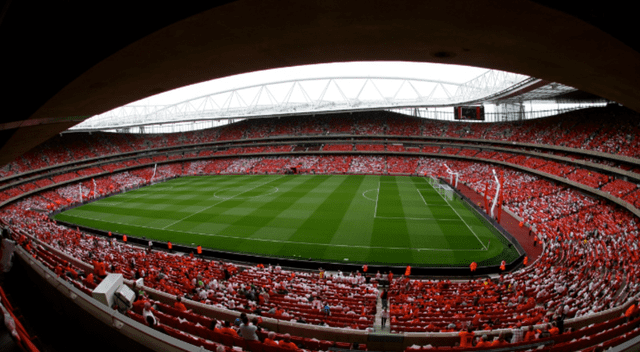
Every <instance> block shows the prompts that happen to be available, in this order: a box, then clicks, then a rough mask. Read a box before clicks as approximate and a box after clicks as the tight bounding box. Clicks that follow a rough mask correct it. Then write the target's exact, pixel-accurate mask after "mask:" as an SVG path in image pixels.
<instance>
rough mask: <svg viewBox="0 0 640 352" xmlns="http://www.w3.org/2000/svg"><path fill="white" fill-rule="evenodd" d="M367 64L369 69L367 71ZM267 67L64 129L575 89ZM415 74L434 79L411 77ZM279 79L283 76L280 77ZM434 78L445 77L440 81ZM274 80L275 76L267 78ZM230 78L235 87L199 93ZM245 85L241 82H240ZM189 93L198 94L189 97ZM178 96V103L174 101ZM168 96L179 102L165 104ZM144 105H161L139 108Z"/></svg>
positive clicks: (412, 67) (432, 68)
mask: <svg viewBox="0 0 640 352" xmlns="http://www.w3.org/2000/svg"><path fill="white" fill-rule="evenodd" d="M363 66H364V68H365V71H364V72H367V73H386V74H389V73H391V74H393V73H395V72H398V71H404V72H409V73H410V74H412V77H397V76H396V77H393V76H388V75H387V76H376V75H368V76H366V77H364V76H356V75H353V73H358V71H362V67H363ZM367 68H368V70H369V71H366V69H367ZM270 71H271V72H270V74H265V73H264V72H262V73H261V72H258V73H250V74H244V75H241V76H242V78H241V79H236V80H228V79H220V80H216V81H212V82H205V83H201V84H197V85H194V86H191V87H187V89H184V88H179V89H176V90H174V91H171V92H167V93H163V94H160V95H159V96H157V97H151V98H148V99H143V100H142V101H139V102H135V103H131V104H128V105H125V106H123V107H119V108H116V109H113V110H110V111H107V112H106V113H103V114H100V115H97V116H93V117H91V118H90V119H87V120H85V121H84V122H82V123H80V124H78V125H76V126H74V127H72V128H70V131H99V130H120V129H127V128H131V127H141V126H151V125H170V124H181V125H182V126H183V127H184V129H193V128H197V126H198V124H194V125H193V126H192V127H191V128H188V127H189V126H185V124H187V123H189V122H194V123H195V122H202V121H210V120H235V119H238V118H260V117H265V116H268V117H273V116H290V115H308V114H322V113H331V112H345V111H366V110H380V109H399V108H400V109H401V108H416V107H419V108H426V107H428V108H433V107H450V106H455V105H477V104H485V103H489V102H491V103H496V104H503V103H510V104H514V103H522V102H523V101H527V100H553V99H554V98H555V97H556V96H558V95H561V94H565V93H568V92H573V91H576V89H575V88H572V87H568V86H564V85H562V84H558V83H553V84H552V83H549V82H546V81H543V80H540V79H537V78H533V77H528V76H525V75H520V74H515V73H509V72H503V71H498V70H488V69H479V68H470V67H460V66H456V65H442V64H421V63H402V62H395V63H394V62H384V63H376V62H366V63H357V62H355V63H336V64H324V65H310V66H304V67H295V68H282V69H275V70H270ZM304 72H306V73H307V75H308V74H309V73H319V74H325V75H326V74H332V73H340V72H344V73H352V74H351V75H346V74H345V75H344V76H333V77H332V76H320V77H305V75H304V74H303V73H304ZM478 73H480V74H478ZM418 75H421V76H424V77H433V78H419V77H414V76H418ZM283 77H285V78H289V79H285V80H282V79H281V78H283ZM440 77H442V78H444V79H448V80H447V81H445V80H441V79H438V78H440ZM260 78H262V79H260ZM274 79H275V81H271V80H274ZM218 82H220V83H218ZM256 82H260V83H256ZM217 83H218V84H217ZM234 83H235V87H234V88H231V89H223V90H220V91H215V92H213V93H209V94H204V95H203V94H202V93H203V92H204V91H207V90H211V89H214V90H215V89H221V88H222V87H228V86H229V85H233V84H234ZM243 83H244V84H245V86H241V85H242V84H243ZM239 85H240V86H239ZM194 94H195V95H196V96H190V95H194ZM185 98H186V99H185ZM180 99H184V100H183V101H179V100H180ZM172 101H178V102H176V103H170V102H172ZM148 102H161V103H167V104H166V105H142V104H144V103H148Z"/></svg>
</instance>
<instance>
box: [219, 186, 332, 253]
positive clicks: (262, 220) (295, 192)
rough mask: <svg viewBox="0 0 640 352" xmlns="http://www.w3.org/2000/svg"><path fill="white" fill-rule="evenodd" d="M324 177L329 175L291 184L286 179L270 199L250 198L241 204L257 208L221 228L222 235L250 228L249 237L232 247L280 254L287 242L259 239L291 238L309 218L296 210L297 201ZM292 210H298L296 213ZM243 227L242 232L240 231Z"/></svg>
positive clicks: (244, 206) (279, 239) (244, 250)
mask: <svg viewBox="0 0 640 352" xmlns="http://www.w3.org/2000/svg"><path fill="white" fill-rule="evenodd" d="M298 179H299V178H298ZM323 179H325V178H324V177H315V176H309V177H306V179H305V180H304V181H303V182H292V183H291V184H288V182H283V183H282V184H279V186H278V187H279V188H280V189H281V191H280V192H278V193H276V194H273V195H272V196H271V197H272V198H271V199H269V200H268V201H265V202H261V201H260V200H257V199H256V200H248V201H246V202H245V204H242V205H241V207H242V208H245V209H251V207H250V205H254V206H255V208H254V210H253V211H250V212H248V213H246V215H245V216H242V217H239V218H237V219H236V220H235V221H234V222H233V223H232V224H231V225H230V226H229V227H227V228H226V229H225V230H223V231H221V234H225V235H226V234H228V235H233V234H236V233H238V232H242V230H243V229H246V232H245V234H246V238H247V239H246V240H244V241H235V242H234V243H230V244H229V247H230V248H232V249H234V250H236V251H240V252H250V253H256V252H260V251H262V252H264V253H268V254H270V255H275V254H277V252H278V250H279V248H280V247H282V245H283V244H282V243H278V242H273V243H271V244H270V245H268V246H265V245H264V243H263V242H260V241H256V239H269V240H276V241H285V240H288V239H289V237H290V235H291V234H292V233H294V231H295V229H296V228H298V227H299V226H300V225H301V224H302V222H303V221H304V218H306V217H304V215H301V213H299V212H295V211H296V210H298V209H296V200H298V199H301V198H303V197H305V196H306V195H307V194H308V193H309V192H310V191H312V190H314V189H315V188H316V187H317V186H318V185H319V184H320V183H322V182H323ZM289 180H294V179H289ZM290 210H294V212H291V211H290ZM309 214H310V213H309ZM239 229H240V231H238V230H239Z"/></svg>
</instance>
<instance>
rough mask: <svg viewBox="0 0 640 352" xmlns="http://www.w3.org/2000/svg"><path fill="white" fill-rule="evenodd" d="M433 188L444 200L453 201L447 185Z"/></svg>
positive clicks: (450, 190)
mask: <svg viewBox="0 0 640 352" xmlns="http://www.w3.org/2000/svg"><path fill="white" fill-rule="evenodd" d="M433 188H434V189H435V190H436V192H438V193H439V194H440V195H441V196H442V198H444V199H446V200H453V189H451V187H449V186H448V185H441V184H439V183H438V184H435V185H433Z"/></svg>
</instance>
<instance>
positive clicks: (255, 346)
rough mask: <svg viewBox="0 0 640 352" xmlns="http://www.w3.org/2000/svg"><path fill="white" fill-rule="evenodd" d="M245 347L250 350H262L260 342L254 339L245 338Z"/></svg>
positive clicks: (255, 351) (259, 351) (253, 351)
mask: <svg viewBox="0 0 640 352" xmlns="http://www.w3.org/2000/svg"><path fill="white" fill-rule="evenodd" d="M246 344H247V349H248V350H249V351H251V352H262V350H263V348H262V342H260V341H256V340H247V341H246Z"/></svg>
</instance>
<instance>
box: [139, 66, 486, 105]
mask: <svg viewBox="0 0 640 352" xmlns="http://www.w3.org/2000/svg"><path fill="white" fill-rule="evenodd" d="M486 71H487V69H486V68H478V67H471V66H459V65H444V64H432V63H417V62H348V63H327V64H318V65H306V66H294V67H286V68H278V69H272V70H264V71H256V72H250V73H244V74H240V75H235V76H229V77H225V78H220V79H216V80H212V81H208V82H203V83H198V84H193V85H190V86H186V87H182V88H178V89H175V90H172V91H169V92H164V93H161V94H158V95H154V96H151V97H148V98H145V99H142V100H138V101H136V102H133V103H131V104H128V105H170V104H176V103H180V102H183V101H185V100H189V99H191V98H196V97H200V96H203V95H208V94H212V93H217V92H222V91H226V90H230V89H236V88H242V87H247V86H252V85H257V84H262V83H269V82H276V81H284V80H292V79H302V78H318V77H327V76H329V77H369V76H371V77H400V78H419V79H433V80H441V81H447V82H454V83H464V82H467V81H469V80H471V79H473V78H475V77H477V76H480V75H481V74H483V73H485V72H486Z"/></svg>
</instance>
